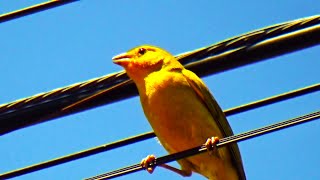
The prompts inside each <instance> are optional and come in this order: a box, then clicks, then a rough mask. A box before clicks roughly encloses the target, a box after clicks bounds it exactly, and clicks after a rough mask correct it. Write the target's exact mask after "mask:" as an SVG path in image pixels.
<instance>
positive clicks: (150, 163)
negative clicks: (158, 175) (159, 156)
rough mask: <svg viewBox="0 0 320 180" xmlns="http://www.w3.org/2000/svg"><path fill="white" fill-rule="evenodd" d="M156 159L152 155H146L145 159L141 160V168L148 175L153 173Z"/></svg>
mask: <svg viewBox="0 0 320 180" xmlns="http://www.w3.org/2000/svg"><path fill="white" fill-rule="evenodd" d="M155 162H156V157H155V156H154V155H148V156H147V157H146V158H144V159H142V160H141V162H140V165H141V167H143V168H144V169H146V170H147V171H148V173H150V174H151V173H153V171H154V169H155V166H154V164H155Z"/></svg>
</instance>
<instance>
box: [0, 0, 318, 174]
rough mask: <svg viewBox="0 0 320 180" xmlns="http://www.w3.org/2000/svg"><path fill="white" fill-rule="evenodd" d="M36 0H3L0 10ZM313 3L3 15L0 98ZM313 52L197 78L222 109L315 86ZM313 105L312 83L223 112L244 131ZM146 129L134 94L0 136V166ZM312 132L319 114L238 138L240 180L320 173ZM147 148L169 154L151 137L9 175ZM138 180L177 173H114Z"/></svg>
mask: <svg viewBox="0 0 320 180" xmlns="http://www.w3.org/2000/svg"><path fill="white" fill-rule="evenodd" d="M39 2H41V1H36V0H3V1H0V14H1V13H5V12H9V11H11V10H15V9H18V8H22V7H25V6H28V5H32V4H36V3H39ZM319 12H320V6H319V4H316V3H315V1H314V0H304V1H302V0H287V1H276V0H271V1H253V0H248V1H209V0H208V1H169V0H163V1H152V2H151V1H145V0H144V1H143V0H138V1H97V0H96V1H94V0H90V1H89V0H82V1H79V2H76V3H72V4H69V5H65V6H63V7H59V8H55V9H52V10H48V11H45V12H41V13H37V14H34V15H31V16H27V17H23V18H20V19H17V20H13V21H10V22H6V23H2V24H0V39H1V43H0V59H1V71H0V77H1V78H0V83H1V84H2V85H1V88H0V95H1V96H0V104H1V103H7V102H11V101H14V100H17V99H20V98H24V97H28V96H31V95H34V94H37V93H41V92H47V91H50V90H52V89H55V88H58V87H64V86H67V85H70V84H73V83H76V82H81V81H86V80H88V79H91V78H95V77H100V76H103V75H106V74H109V73H113V72H117V71H120V70H122V69H121V67H119V66H116V65H114V64H113V63H112V61H111V57H112V56H114V55H116V54H118V53H121V52H123V51H126V50H128V49H130V48H132V47H134V46H137V45H141V44H153V45H157V46H160V47H163V48H164V49H167V50H168V51H170V52H171V53H172V54H178V53H182V52H186V51H190V50H193V49H196V48H199V47H203V46H206V45H210V44H213V43H216V42H218V41H221V40H224V39H226V38H229V37H232V36H236V35H239V34H242V33H245V32H249V31H252V30H255V29H258V28H262V27H265V26H269V25H272V24H276V23H281V22H285V21H288V20H294V19H297V18H302V17H306V16H311V15H316V14H317V13H318V14H319ZM319 56H320V46H317V47H313V48H309V49H305V50H302V51H299V52H295V53H291V54H287V55H284V56H281V57H277V58H274V59H271V60H268V61H265V62H262V63H258V64H254V65H250V66H246V67H242V68H238V69H235V70H231V71H227V72H224V73H221V74H218V75H214V76H209V77H206V78H204V80H205V82H206V83H207V85H208V87H209V88H210V90H211V91H212V92H213V93H214V95H215V97H216V99H217V100H218V102H219V103H220V105H221V107H222V108H223V109H227V108H231V107H234V106H237V105H241V104H244V103H248V102H251V101H255V100H258V99H261V98H265V97H268V96H272V95H276V94H279V93H283V92H286V91H289V90H293V89H297V88H301V87H304V86H308V85H311V84H314V83H319V81H320V71H319V67H320V61H319ZM319 108H320V93H319V92H318V93H313V94H310V95H306V96H303V97H299V98H296V99H292V100H289V101H286V102H282V103H278V104H275V105H272V106H267V107H264V108H260V109H257V110H254V111H250V112H246V113H243V114H239V115H235V116H232V117H229V118H228V119H229V122H230V124H231V126H232V128H233V130H234V132H235V133H241V132H244V131H248V130H250V129H253V128H258V127H261V126H263V125H268V124H271V123H275V122H278V121H281V120H285V119H289V118H293V117H296V116H299V115H302V114H306V113H310V112H313V111H316V110H319ZM22 120H23V119H22ZM150 130H151V127H150V126H149V124H148V122H147V120H146V119H145V117H144V114H143V112H142V109H141V107H140V102H139V99H138V97H135V98H131V99H128V100H125V101H121V102H117V103H114V104H111V105H107V106H103V107H100V108H96V109H93V110H90V111H86V112H82V113H79V114H76V115H72V116H68V117H63V118H60V119H56V120H53V121H50V122H47V123H44V124H40V125H36V126H32V127H29V128H25V129H22V130H18V131H15V132H12V133H9V134H6V135H4V136H1V137H0V138H1V140H0V173H3V172H6V171H9V170H13V169H16V168H21V167H24V166H28V165H31V164H34V163H38V162H41V161H45V160H49V159H52V158H55V157H59V156H62V155H66V154H69V153H73V152H77V151H80V150H84V149H87V148H91V147H93V146H97V145H100V144H103V143H108V142H112V141H116V140H119V139H122V138H126V137H129V136H133V135H137V134H140V133H144V132H147V131H150ZM319 132H320V121H314V122H311V123H307V124H303V125H300V126H296V127H294V128H290V129H286V130H283V131H280V132H276V133H273V134H270V135H265V136H262V137H258V138H255V139H251V140H248V141H245V142H241V143H240V144H239V147H240V150H241V154H242V158H243V164H244V168H245V171H246V175H247V178H248V179H250V180H256V179H259V180H270V179H279V180H281V179H292V180H294V179H296V180H300V179H320V171H319V162H320V155H319V152H320V145H319V143H318V140H317V139H318V135H319ZM148 154H155V155H157V156H162V155H165V154H166V151H165V150H164V149H163V147H161V146H160V145H159V144H158V143H157V141H156V140H155V139H150V140H147V141H145V142H142V143H137V144H134V145H130V146H127V147H124V148H120V149H117V150H113V151H109V152H106V153H102V154H99V155H96V156H92V157H88V158H85V159H81V160H78V161H74V162H71V163H67V164H64V165H60V166H56V167H53V168H49V169H46V170H42V171H39V172H35V173H31V174H28V175H25V176H21V177H18V178H16V179H23V180H37V179H81V178H86V177H91V176H94V175H97V174H100V173H104V172H107V171H110V170H114V169H117V168H120V167H124V166H127V165H131V164H135V163H138V162H140V160H141V158H143V157H145V156H146V155H148ZM174 165H176V164H174ZM147 178H152V179H165V178H166V179H181V177H180V176H178V175H176V174H174V173H172V172H168V171H167V170H164V169H161V168H157V169H156V171H155V172H154V174H152V175H149V174H148V173H147V172H143V171H141V172H138V173H135V174H131V175H127V176H123V177H121V178H119V179H130V180H132V179H147ZM189 179H204V178H203V177H202V176H200V175H197V174H194V175H193V176H192V177H191V178H189Z"/></svg>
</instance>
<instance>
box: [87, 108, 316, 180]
mask: <svg viewBox="0 0 320 180" xmlns="http://www.w3.org/2000/svg"><path fill="white" fill-rule="evenodd" d="M318 118H320V111H316V112H314V113H310V114H307V115H304V116H300V117H297V118H293V119H290V120H286V121H283V122H279V123H275V124H272V125H269V126H265V127H262V128H258V129H255V130H251V131H248V132H245V133H241V134H238V135H234V136H229V137H226V138H223V139H221V140H220V141H219V143H218V144H217V147H218V148H219V147H222V146H225V145H227V144H230V143H235V142H240V141H244V140H247V139H250V138H254V137H257V136H261V135H264V134H267V133H271V132H274V131H278V130H281V129H284V128H288V127H292V126H295V125H298V124H301V123H306V122H309V121H312V120H315V119H318ZM206 151H207V149H206V147H204V146H203V145H201V146H198V147H194V148H191V149H188V150H185V151H182V152H178V153H174V154H170V155H166V156H163V157H159V158H156V160H155V163H154V164H150V167H156V166H158V165H161V164H165V163H169V162H172V161H176V160H179V159H183V158H186V157H189V156H193V155H196V154H200V153H203V152H206ZM143 169H144V168H143V167H141V165H140V164H135V165H131V166H128V167H125V168H121V169H118V170H115V171H111V172H108V173H104V174H101V175H97V176H94V177H90V178H87V179H85V180H98V179H99V180H102V179H112V178H115V177H119V176H123V175H126V174H129V173H133V172H137V171H140V170H143Z"/></svg>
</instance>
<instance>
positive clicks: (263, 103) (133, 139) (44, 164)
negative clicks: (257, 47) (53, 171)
mask: <svg viewBox="0 0 320 180" xmlns="http://www.w3.org/2000/svg"><path fill="white" fill-rule="evenodd" d="M319 90H320V84H315V85H311V86H308V87H304V88H301V89H297V90H294V91H290V92H286V93H283V94H279V95H276V96H272V97H269V98H265V99H262V100H259V101H255V102H251V103H248V104H244V105H241V106H238V107H234V108H231V109H227V110H225V111H224V113H225V114H226V116H231V115H235V114H238V113H242V112H246V111H249V110H253V109H256V108H259V107H262V106H266V105H270V104H272V103H276V102H280V101H284V100H287V99H289V98H294V97H298V96H301V95H305V94H308V93H312V92H316V91H319ZM153 137H155V134H154V133H153V132H147V133H144V134H141V135H137V136H133V137H130V138H127V139H123V140H119V141H116V142H112V143H109V144H104V145H100V146H97V147H94V148H91V149H87V150H84V151H80V152H77V153H74V154H70V155H67V156H62V157H59V158H55V159H53V160H49V161H45V162H42V163H39V164H34V165H31V166H28V167H24V168H21V169H17V170H13V171H9V172H6V173H3V174H0V179H2V178H4V179H6V178H13V177H17V176H21V175H24V174H28V173H31V172H35V171H39V170H42V169H45V168H49V167H53V166H56V165H59V164H63V163H67V162H70V161H74V160H77V159H81V158H84V157H88V156H91V155H95V154H98V153H101V152H105V151H108V150H112V149H115V148H118V147H122V146H126V145H129V144H132V143H136V142H140V141H143V140H146V139H149V138H153Z"/></svg>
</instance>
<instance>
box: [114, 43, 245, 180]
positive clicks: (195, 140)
mask: <svg viewBox="0 0 320 180" xmlns="http://www.w3.org/2000/svg"><path fill="white" fill-rule="evenodd" d="M113 62H114V63H116V64H118V65H120V66H122V67H123V68H124V69H125V70H126V72H127V74H128V76H129V77H130V78H131V79H132V80H133V81H134V83H135V84H136V86H137V88H138V91H139V95H140V100H141V104H142V107H143V110H144V113H145V115H146V117H147V119H148V120H149V123H150V124H151V126H152V128H153V130H154V132H155V134H156V136H157V137H158V139H159V140H160V142H161V144H162V145H163V146H164V147H165V149H166V150H167V151H168V152H169V153H175V152H180V151H183V150H186V149H190V148H193V147H196V146H199V145H200V144H203V143H205V145H206V146H207V148H208V149H210V148H211V147H214V146H215V143H217V141H218V138H217V137H226V136H231V135H233V132H232V130H231V127H230V125H229V124H228V122H227V120H226V117H225V115H224V113H223V111H222V110H221V108H220V107H219V105H218V103H217V102H216V101H215V99H214V98H213V96H212V95H211V93H210V92H209V90H208V88H207V87H206V85H205V84H204V83H203V81H202V80H201V79H200V78H199V77H198V76H197V75H196V74H194V73H193V72H191V71H189V70H187V69H185V68H184V67H183V65H181V64H180V62H179V61H178V60H177V59H175V57H174V56H172V55H171V54H170V53H168V52H166V51H165V50H163V49H161V48H158V47H155V46H150V45H143V46H139V47H136V48H133V49H131V50H129V51H128V52H126V53H123V54H120V55H117V56H115V57H113ZM206 140H207V141H206ZM212 149H213V151H212V153H203V154H199V155H195V156H191V157H188V158H185V159H181V160H178V163H179V164H180V166H181V169H178V168H175V167H172V166H169V165H163V166H162V167H165V168H166V169H169V170H171V171H174V172H176V173H178V174H180V175H182V176H191V174H192V171H193V172H197V173H199V174H201V175H203V176H205V177H207V178H209V179H211V180H245V179H246V177H245V173H244V169H243V165H242V160H241V156H240V152H239V149H238V146H237V144H231V145H229V146H225V147H221V148H218V149H215V148H212ZM154 160H155V157H154V156H153V155H150V156H148V157H147V158H145V159H143V160H142V161H141V165H142V166H143V167H145V168H146V169H147V170H148V172H150V173H152V172H153V170H154V168H152V167H149V166H148V164H150V163H151V162H152V161H154Z"/></svg>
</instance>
